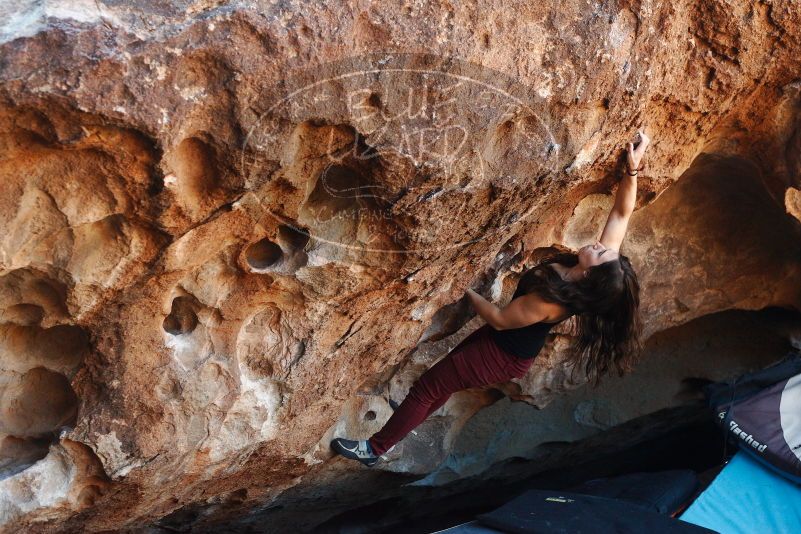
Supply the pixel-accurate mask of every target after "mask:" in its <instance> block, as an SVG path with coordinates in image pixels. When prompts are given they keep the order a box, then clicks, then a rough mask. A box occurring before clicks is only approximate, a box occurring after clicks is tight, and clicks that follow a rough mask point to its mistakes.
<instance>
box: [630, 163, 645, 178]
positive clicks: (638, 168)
mask: <svg viewBox="0 0 801 534" xmlns="http://www.w3.org/2000/svg"><path fill="white" fill-rule="evenodd" d="M641 170H642V165H640V166H639V167H637V168H636V169H634V170H632V168H631V166H630V165H628V164H627V165H626V174H627V175H628V176H631V177H632V178H634V177H636V176H637V175H638V174H639V171H641Z"/></svg>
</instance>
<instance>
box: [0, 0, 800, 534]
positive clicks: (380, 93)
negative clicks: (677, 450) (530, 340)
mask: <svg viewBox="0 0 801 534" xmlns="http://www.w3.org/2000/svg"><path fill="white" fill-rule="evenodd" d="M0 13H2V14H3V17H2V19H3V22H1V23H0V24H2V26H0V43H1V44H0V58H1V59H0V115H1V118H2V120H0V221H2V223H1V224H2V225H1V226H0V228H2V229H3V232H2V235H1V236H0V332H2V336H0V362H1V364H0V373H2V381H0V384H2V385H0V521H2V525H3V528H4V529H5V530H7V531H9V532H12V531H28V532H39V531H42V532H45V531H46V532H51V531H52V532H56V531H79V530H80V531H88V532H96V531H103V530H125V529H141V528H146V527H151V528H154V529H156V530H158V529H160V528H161V527H163V528H164V529H167V530H170V531H174V530H175V529H179V530H190V529H196V530H198V531H203V530H204V529H205V530H208V529H209V528H223V527H224V528H227V529H230V530H250V531H285V530H286V531H289V530H295V529H301V528H302V529H312V528H314V527H316V526H318V525H320V524H323V523H324V522H325V521H326V520H327V519H329V518H332V517H335V516H337V515H338V514H341V513H343V512H344V511H346V510H348V509H349V508H353V507H356V506H363V505H365V504H369V502H373V501H376V500H378V499H380V497H381V495H387V494H389V493H392V492H396V493H397V492H401V491H402V489H401V484H403V483H405V482H408V481H409V480H410V479H421V478H422V477H424V476H425V475H429V476H428V477H427V478H425V479H423V482H422V483H427V484H432V485H438V484H444V483H447V482H450V481H453V480H455V479H457V480H458V479H459V478H461V477H464V476H468V475H474V474H476V473H480V472H481V471H482V470H484V469H488V468H489V466H490V465H491V463H492V462H500V461H502V460H504V459H505V458H508V457H510V456H511V455H517V456H523V457H528V458H531V459H538V458H540V459H541V455H540V453H539V452H537V451H539V450H540V449H538V448H537V446H538V445H539V444H541V443H544V442H546V441H554V440H557V439H559V437H560V436H561V439H563V440H578V439H584V438H586V437H587V436H591V435H593V434H594V433H600V432H604V433H608V432H614V428H615V425H618V424H621V423H624V422H625V421H628V420H631V419H633V418H636V417H640V416H644V415H646V414H648V413H651V412H655V411H657V410H659V409H661V408H667V407H671V406H673V407H675V406H677V405H681V404H682V403H683V402H685V401H686V397H687V396H682V395H678V396H675V395H671V394H670V393H669V392H670V391H673V389H674V388H679V389H681V388H682V387H684V386H682V384H685V385H686V383H687V382H683V380H685V379H692V378H706V379H713V380H717V379H721V378H726V377H728V376H730V375H731V374H732V373H736V372H739V371H742V370H743V369H747V368H752V367H754V366H758V365H762V364H765V363H767V362H770V361H773V360H775V359H776V358H778V357H780V356H782V355H783V354H782V350H781V349H782V348H788V347H790V346H791V345H792V344H794V345H795V346H799V345H801V341H800V339H801V338H800V337H799V336H800V335H801V334H800V333H799V331H798V329H797V328H795V327H794V324H795V323H794V321H797V317H798V316H797V315H794V313H796V312H798V311H799V306H800V305H801V239H799V237H801V235H799V234H801V221H800V220H799V217H800V215H799V213H801V208H799V206H801V201H799V189H801V173H800V172H799V171H801V156H799V154H800V153H801V134H799V128H798V124H799V122H798V121H799V109H801V94H799V93H800V92H801V79H799V78H798V76H799V74H798V69H797V64H798V63H797V58H798V57H799V54H801V43H799V38H798V36H799V35H801V33H800V32H799V29H801V11H800V10H799V9H798V5H797V3H796V2H793V1H790V0H784V1H774V2H727V1H723V0H716V1H696V2H690V1H678V2H651V1H648V2H623V1H617V2H606V3H603V4H597V3H591V2H583V3H582V2H575V3H560V4H559V5H555V4H554V5H540V4H536V3H531V2H519V3H515V4H513V5H510V4H509V3H504V4H503V5H501V4H492V3H489V4H478V3H472V2H467V3H457V4H455V5H452V4H450V3H447V2H443V3H436V2H435V3H412V2H406V3H397V4H391V3H372V4H368V3H363V2H362V3H355V2H354V3H347V4H345V3H342V4H340V3H331V2H326V3H306V4H300V3H291V2H290V3H288V2H280V3H279V2H267V1H262V2H248V3H244V2H242V3H238V2H233V3H227V2H201V1H197V2H193V1H186V2H159V3H155V4H154V3H149V2H127V3H119V2H111V1H108V0H105V1H104V0H98V1H96V2H79V1H61V2H59V1H55V2H48V3H42V2H32V1H31V2H21V3H16V4H13V5H12V4H7V5H6V6H5V7H0ZM640 125H645V127H646V131H647V132H648V133H649V135H651V136H652V137H653V143H652V146H651V148H650V149H649V151H648V154H647V156H646V159H645V162H646V167H645V170H644V171H643V172H642V175H641V177H640V179H639V191H638V202H637V211H636V212H635V213H634V215H633V216H632V219H631V224H630V227H629V233H628V235H627V237H626V240H625V241H624V243H623V246H622V249H621V252H622V253H624V254H626V255H628V256H629V257H630V258H631V260H632V263H633V265H634V267H635V269H636V270H637V272H638V274H639V280H640V283H641V286H642V294H641V302H642V307H641V308H642V316H643V320H644V323H645V336H646V338H647V340H648V344H646V347H647V350H646V353H645V354H644V358H645V359H646V361H645V362H643V363H642V365H643V368H644V369H645V370H644V371H642V373H644V374H641V375H640V378H632V379H631V381H630V382H629V386H630V387H629V388H627V387H626V384H627V382H626V379H625V378H624V379H622V380H621V381H620V382H619V384H618V383H617V382H613V383H612V385H611V386H609V387H607V389H601V390H598V391H585V390H586V388H583V389H582V390H581V391H578V392H576V391H573V390H575V389H576V388H579V387H582V386H583V384H584V379H583V378H582V377H581V376H571V375H570V367H569V364H568V362H566V361H565V358H564V354H565V353H564V348H565V347H566V346H567V344H568V343H569V341H570V330H569V325H567V326H564V327H559V328H558V329H554V331H553V332H554V335H553V336H551V338H550V339H549V340H548V343H547V344H546V347H545V348H544V349H543V351H542V353H541V354H540V355H539V357H538V359H537V361H536V363H535V365H534V367H533V368H532V369H531V371H530V372H529V374H528V375H527V376H526V377H524V378H523V379H519V380H513V381H511V382H508V383H505V384H495V385H492V386H491V387H487V388H483V389H479V390H468V391H464V392H459V393H457V394H455V395H454V396H453V397H452V398H451V399H450V400H449V401H448V402H447V403H446V404H445V405H444V406H443V407H442V408H440V409H439V410H438V411H437V412H436V413H435V414H433V416H432V418H431V419H430V420H429V421H427V422H426V423H425V424H424V425H422V426H421V427H420V431H419V432H418V433H416V434H413V435H410V436H409V438H407V439H406V440H404V441H403V442H402V445H401V446H400V447H398V448H397V449H395V450H393V452H392V453H391V454H390V455H389V458H388V461H387V462H383V463H381V464H379V466H378V467H377V468H375V469H373V470H370V471H369V473H365V472H364V471H362V470H363V469H364V468H363V467H362V466H360V465H356V464H352V463H350V462H346V461H344V460H342V459H340V458H335V457H333V456H332V454H331V451H330V450H329V448H328V442H329V441H330V439H331V438H332V437H334V436H341V435H347V436H351V437H359V438H365V437H368V436H369V435H370V434H371V433H373V432H375V431H376V430H378V429H379V428H380V427H381V426H382V425H383V423H384V422H385V421H386V419H387V418H388V417H389V415H390V414H391V413H392V404H391V403H390V401H393V402H400V401H401V400H402V399H403V397H404V396H405V394H406V392H407V391H408V388H409V387H410V385H411V384H412V383H413V381H414V380H415V379H416V378H417V377H418V376H419V375H420V374H421V373H422V372H423V371H424V370H425V369H426V368H428V367H429V366H430V365H431V364H433V363H434V362H435V361H437V360H438V359H439V358H441V357H442V356H444V355H445V354H446V353H447V351H448V350H449V349H450V348H452V347H453V346H455V345H456V343H458V342H459V341H460V340H461V339H463V338H464V336H466V335H467V334H469V332H470V331H472V330H473V329H474V328H476V327H477V326H479V325H480V324H481V319H480V318H476V317H474V312H473V311H472V309H471V308H470V306H469V305H468V303H467V302H466V300H465V298H464V292H465V290H466V289H467V288H468V287H470V286H473V287H475V288H478V289H479V290H480V291H481V292H482V294H484V295H486V296H488V297H489V298H491V299H492V300H493V301H494V302H496V303H498V304H499V305H503V304H505V303H506V302H507V301H508V299H509V298H510V297H511V295H512V293H513V292H514V289H515V284H516V281H517V279H518V278H519V276H520V274H521V273H522V272H523V271H524V270H525V269H527V268H529V267H531V266H533V265H534V264H535V263H536V261H537V260H538V259H540V258H542V257H544V256H545V255H547V254H548V253H549V252H550V251H552V250H554V247H558V246H560V245H564V246H568V247H573V248H577V247H578V246H581V245H583V244H586V243H587V242H591V241H592V240H593V239H595V238H597V237H598V236H599V233H600V229H601V228H602V226H603V223H604V222H605V217H606V214H607V213H608V210H609V207H610V206H611V204H612V201H613V194H614V191H615V184H616V182H617V180H618V179H619V176H620V174H621V169H622V163H623V159H622V158H621V157H622V155H623V152H622V147H623V146H624V143H625V142H627V141H629V140H630V139H631V138H632V136H633V134H634V133H635V132H636V129H637V127H639V126H640ZM768 307H770V308H772V309H780V308H781V309H783V313H787V314H789V315H788V317H791V319H790V320H789V322H790V326H786V327H785V326H782V328H780V329H779V331H777V332H778V333H777V332H774V333H773V334H771V336H772V337H770V342H765V343H763V344H759V345H758V346H756V345H755V346H754V348H753V350H752V351H740V352H735V351H733V350H732V348H731V347H730V346H728V345H726V344H721V343H715V342H714V340H716V339H727V338H729V337H730V335H731V333H732V332H735V331H737V329H738V328H743V326H742V324H741V323H740V322H738V321H739V319H737V317H739V316H734V315H721V314H725V313H726V312H729V313H732V312H735V311H738V310H739V311H738V313H745V312H747V311H751V313H761V312H758V310H762V309H763V308H768ZM706 316H710V317H712V318H713V319H712V320H708V321H705V319H706V318H707V317H706ZM721 317H723V318H724V319H728V320H722V319H720V318H721ZM782 317H785V316H784V315H783V316H782ZM735 319H736V320H735ZM783 320H785V319H783ZM699 321H700V322H699ZM783 324H784V323H783ZM685 325H692V327H687V328H686V329H685ZM699 325H700V326H699ZM760 328H762V329H763V330H765V331H767V330H770V328H767V327H765V328H763V327H762V326H760ZM682 329H684V330H682ZM763 330H760V332H763ZM693 332H694V333H695V334H693V335H700V333H703V335H706V336H708V338H709V339H710V340H713V341H710V342H709V344H708V345H706V346H708V347H710V348H709V351H710V354H708V356H709V358H710V361H717V362H721V363H720V365H717V366H703V365H700V366H693V361H692V358H688V357H687V355H686V353H684V352H681V353H680V351H682V350H685V349H686V350H688V351H690V353H692V354H699V358H700V357H702V356H700V355H703V354H705V352H704V349H703V348H698V346H697V345H696V346H693V347H692V348H691V349H689V348H686V347H687V345H686V338H687V336H689V335H690V334H692V333H693ZM760 335H763V334H760ZM765 335H767V334H765ZM671 347H672V348H671ZM683 347H684V348H683ZM649 355H650V356H652V357H653V358H657V357H658V358H661V360H659V364H658V365H657V364H655V363H654V360H649V359H648V358H649ZM663 360H664V361H663ZM726 362H735V363H733V364H732V366H731V367H729V368H727V367H726V365H725V363H726ZM690 367H691V368H690ZM649 373H650V374H649ZM699 373H701V374H705V376H702V377H698V376H697V375H698V374H699ZM648 377H652V379H649V378H648ZM643 383H653V384H655V386H654V387H656V388H663V394H659V395H655V396H653V398H649V400H648V402H643V399H642V397H641V396H640V395H644V394H645V393H643V389H644V388H643V386H642V384H643ZM689 383H692V380H691V381H690V382H689ZM615 384H618V385H615ZM690 389H691V388H690ZM691 396H692V395H690V397H691ZM501 399H504V400H503V402H498V401H499V400H501ZM509 400H513V401H523V402H509ZM490 405H492V406H491V408H488V407H489V406H490ZM550 406H554V410H557V411H558V410H566V413H568V414H569V413H572V414H573V417H574V421H573V422H570V423H569V424H568V422H567V421H566V422H565V424H564V426H560V422H559V421H560V418H559V417H556V416H554V417H552V418H550V419H549V418H548V417H546V416H543V417H544V418H543V419H537V418H532V420H534V421H537V422H540V423H542V424H548V425H550V426H549V430H548V431H542V430H537V429H532V430H530V433H528V434H526V433H525V432H527V431H525V430H523V429H521V428H516V427H515V421H516V420H517V419H519V417H516V416H515V412H519V411H520V410H528V411H527V412H526V413H529V414H532V413H534V411H536V409H537V408H539V409H541V410H543V414H545V413H546V412H547V410H548V408H549V407H550ZM489 410H492V413H493V414H498V413H499V412H500V415H498V416H497V417H494V420H495V421H496V423H497V424H498V425H500V426H493V425H491V424H488V423H487V422H486V416H485V415H483V414H486V413H488V411H489ZM476 414H478V415H476ZM504 414H506V415H504ZM482 416H483V417H484V419H482ZM576 423H578V424H579V426H580V428H581V431H577V430H576V428H577V427H576V426H575V424H576ZM554 428H555V430H553V429H554ZM464 429H471V430H470V432H471V434H470V436H466V435H465V434H464V432H463V430H464ZM504 429H506V430H504ZM509 429H513V430H514V432H516V433H518V437H517V438H516V441H515V442H514V443H516V444H517V445H516V448H515V447H512V448H510V449H508V450H504V449H503V448H501V449H500V450H499V449H498V446H497V443H498V440H499V437H498V436H499V435H500V436H502V435H503V434H502V433H503V432H505V431H508V430H509ZM520 432H523V433H524V434H523V435H522V436H521V435H519V433H520ZM525 443H528V444H529V448H528V449H527V450H523V449H521V447H523V448H525V447H524V445H521V444H525ZM455 444H460V445H459V446H460V447H461V448H460V449H459V450H460V451H461V452H460V454H462V455H463V456H462V459H461V460H460V459H459V458H455V457H454V456H453V451H454V446H455ZM588 451H589V452H587V453H588V454H591V451H592V449H588ZM465 458H467V460H465ZM554 461H556V460H555V459H554V460H552V462H554ZM564 461H570V458H569V455H567V457H566V459H565V460H564ZM553 466H554V465H553V463H552V465H551V467H553ZM392 472H394V473H392ZM356 487H358V489H359V493H352V494H350V495H352V498H351V499H349V498H348V497H347V495H349V494H348V493H347V492H346V493H345V494H344V495H345V496H343V494H342V492H341V491H339V492H338V491H335V490H337V489H346V490H347V489H348V488H351V489H353V488H356ZM313 496H328V500H327V504H326V506H325V507H322V508H320V507H317V508H316V511H315V513H314V514H310V513H308V512H305V511H301V508H300V507H295V508H293V503H298V502H300V501H302V500H303V499H304V497H305V498H308V499H311V500H313ZM311 508H314V507H311ZM273 512H278V513H277V514H275V513H273ZM293 513H294V514H295V515H294V516H293ZM279 516H280V517H279Z"/></svg>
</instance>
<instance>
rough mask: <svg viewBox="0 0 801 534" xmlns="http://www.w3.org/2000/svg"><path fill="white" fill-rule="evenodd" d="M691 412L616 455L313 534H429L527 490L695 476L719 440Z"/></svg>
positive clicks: (415, 498) (400, 504)
mask: <svg viewBox="0 0 801 534" xmlns="http://www.w3.org/2000/svg"><path fill="white" fill-rule="evenodd" d="M695 410H696V414H695V417H690V418H688V421H687V423H686V424H684V425H680V426H678V427H677V428H675V429H672V430H668V431H667V432H666V433H664V434H660V435H656V436H654V437H652V438H650V439H648V440H645V441H642V442H640V443H637V444H633V445H632V446H631V447H629V448H627V449H624V450H621V451H619V452H615V453H610V454H605V455H600V456H598V457H596V458H593V459H592V460H589V461H586V462H581V459H580V457H577V458H576V459H575V460H576V461H575V462H574V463H572V465H570V466H569V467H564V468H558V469H553V470H550V471H546V472H543V473H540V474H537V475H534V476H531V477H527V478H525V479H523V480H520V481H517V482H511V483H504V482H503V480H502V478H503V475H500V476H499V477H498V478H494V479H490V480H487V483H486V484H485V485H483V486H482V487H480V488H478V489H475V490H472V491H467V492H461V493H456V494H453V495H450V496H445V497H441V496H438V495H437V492H438V489H437V488H423V487H420V488H416V487H415V488H409V490H410V492H409V493H410V496H409V497H402V498H390V499H386V500H384V501H380V502H377V503H374V504H371V505H370V506H366V507H363V508H357V509H354V510H349V511H347V512H345V513H343V514H340V515H338V516H336V517H334V518H332V519H330V520H328V521H326V522H325V523H324V524H322V525H320V526H319V527H318V528H316V529H315V532H330V533H335V532H336V533H340V532H385V533H391V534H401V533H403V534H408V533H430V532H432V531H435V530H441V529H444V528H448V527H450V526H453V525H456V524H459V523H461V522H466V521H470V520H471V519H473V518H474V517H475V515H477V514H481V513H486V512H489V511H491V510H493V509H495V508H497V507H499V506H501V505H503V504H504V503H505V502H507V501H509V500H511V499H513V498H515V497H517V496H518V495H520V494H522V493H523V492H524V491H526V490H527V489H530V488H536V489H559V490H565V489H568V488H571V487H573V486H577V485H579V484H581V483H584V482H587V481H589V480H592V479H596V478H601V477H611V476H618V475H624V474H629V473H636V472H656V471H664V470H671V469H692V470H693V471H696V472H697V473H699V474H700V473H703V472H705V471H708V470H709V469H714V468H715V467H717V466H718V465H719V464H720V463H721V462H722V461H723V436H722V435H721V433H720V430H719V429H718V428H717V427H716V426H715V424H714V421H713V419H712V416H711V413H709V412H707V411H706V410H705V408H704V407H702V406H701V405H697V406H696V407H695ZM664 412H667V411H666V410H665V411H664ZM670 418H672V417H670ZM554 445H556V446H557V447H559V446H561V445H557V444H554ZM585 450H586V449H585ZM537 463H539V462H537V461H527V460H522V459H513V460H510V461H509V462H507V465H506V470H507V471H512V472H513V471H524V470H526V469H531V468H532V467H534V465H535V464H537ZM702 478H704V477H702ZM706 478H708V477H706ZM440 491H441V490H440ZM426 493H427V494H428V495H429V496H430V497H429V499H428V501H426V500H424V499H422V498H421V495H425V494H426Z"/></svg>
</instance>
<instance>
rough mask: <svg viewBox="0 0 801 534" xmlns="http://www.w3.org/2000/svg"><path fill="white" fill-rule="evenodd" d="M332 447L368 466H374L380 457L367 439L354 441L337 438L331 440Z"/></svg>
mask: <svg viewBox="0 0 801 534" xmlns="http://www.w3.org/2000/svg"><path fill="white" fill-rule="evenodd" d="M331 448H332V449H334V450H335V451H336V452H337V453H338V454H341V455H342V456H344V457H345V458H350V459H351V460H358V461H360V462H361V463H363V464H364V465H366V466H367V467H372V466H374V465H375V463H376V462H377V461H378V459H379V458H380V457H379V456H376V455H375V454H373V449H372V448H371V447H370V444H369V443H368V442H367V440H366V439H360V440H359V441H354V440H352V439H345V438H336V439H333V440H331Z"/></svg>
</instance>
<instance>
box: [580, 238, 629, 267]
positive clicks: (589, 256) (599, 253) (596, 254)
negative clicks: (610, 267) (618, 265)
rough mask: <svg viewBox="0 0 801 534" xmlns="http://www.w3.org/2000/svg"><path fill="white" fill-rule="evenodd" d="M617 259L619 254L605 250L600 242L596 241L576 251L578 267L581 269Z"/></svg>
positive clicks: (609, 249) (611, 250)
mask: <svg viewBox="0 0 801 534" xmlns="http://www.w3.org/2000/svg"><path fill="white" fill-rule="evenodd" d="M619 257H620V254H618V252H617V251H616V250H613V249H611V248H606V247H605V246H604V245H603V243H601V242H600V241H596V242H595V243H593V244H591V245H585V246H583V247H581V248H580V249H579V251H578V260H579V265H581V268H582V269H587V268H589V267H593V266H595V265H600V264H602V263H604V262H607V261H611V260H616V259H618V258H619Z"/></svg>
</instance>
